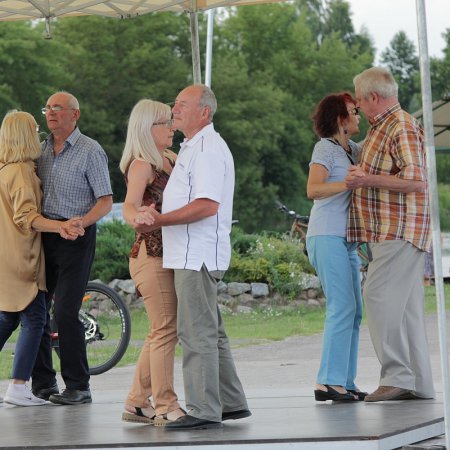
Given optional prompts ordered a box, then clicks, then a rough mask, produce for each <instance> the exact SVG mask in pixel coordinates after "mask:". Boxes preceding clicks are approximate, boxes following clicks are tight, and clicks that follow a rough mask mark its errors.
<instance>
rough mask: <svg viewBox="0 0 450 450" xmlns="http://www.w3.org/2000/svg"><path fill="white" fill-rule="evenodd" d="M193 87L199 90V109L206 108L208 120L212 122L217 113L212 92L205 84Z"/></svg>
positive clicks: (215, 101)
mask: <svg viewBox="0 0 450 450" xmlns="http://www.w3.org/2000/svg"><path fill="white" fill-rule="evenodd" d="M194 86H196V87H198V88H200V90H201V93H200V101H199V104H200V106H201V107H203V106H206V107H207V108H208V109H209V120H212V119H213V117H214V114H215V113H216V111H217V100H216V96H215V95H214V92H213V91H212V89H211V88H210V87H208V86H206V85H205V84H195V85H194Z"/></svg>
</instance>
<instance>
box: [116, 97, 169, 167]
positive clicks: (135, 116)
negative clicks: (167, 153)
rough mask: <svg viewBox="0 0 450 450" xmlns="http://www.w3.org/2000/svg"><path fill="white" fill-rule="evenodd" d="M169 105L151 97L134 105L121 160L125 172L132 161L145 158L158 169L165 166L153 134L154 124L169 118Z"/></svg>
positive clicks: (120, 165)
mask: <svg viewBox="0 0 450 450" xmlns="http://www.w3.org/2000/svg"><path fill="white" fill-rule="evenodd" d="M170 117H171V110H170V106H169V105H165V104H164V103H160V102H156V101H154V100H150V99H142V100H139V101H138V102H137V103H136V105H134V107H133V109H132V111H131V114H130V118H129V120H128V130H127V139H126V141H125V147H124V149H123V154H122V158H121V160H120V164H119V167H120V170H121V171H122V173H125V172H126V171H127V170H128V167H129V166H130V164H131V162H132V161H133V160H135V159H143V160H144V161H147V162H148V163H149V164H152V165H153V166H155V167H156V168H157V169H158V170H161V169H162V167H163V159H162V156H161V154H160V153H159V151H158V149H157V148H156V144H155V141H154V139H153V136H152V132H151V129H152V126H153V124H154V123H156V122H161V121H164V120H169V119H170Z"/></svg>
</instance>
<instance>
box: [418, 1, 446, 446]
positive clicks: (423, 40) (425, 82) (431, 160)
mask: <svg viewBox="0 0 450 450" xmlns="http://www.w3.org/2000/svg"><path fill="white" fill-rule="evenodd" d="M416 14H417V32H418V38H419V59H420V73H421V87H422V108H423V109H422V111H423V124H424V129H425V148H426V154H427V170H428V184H429V198H430V211H431V228H432V238H433V261H434V276H435V289H436V301H437V314H438V329H439V349H440V357H441V371H442V382H443V387H444V417H445V440H446V448H448V449H450V445H449V437H450V430H449V419H450V409H449V408H450V405H449V399H450V397H449V395H450V391H449V377H448V352H447V337H446V324H445V321H446V313H445V297H444V280H443V276H442V256H441V227H440V223H439V200H438V192H437V175H436V155H435V147H434V129H433V113H432V106H431V103H432V99H431V81H430V63H429V58H428V43H427V23H426V15H425V14H426V12H425V1H424V0H416Z"/></svg>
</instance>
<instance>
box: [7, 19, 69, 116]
mask: <svg viewBox="0 0 450 450" xmlns="http://www.w3.org/2000/svg"><path fill="white" fill-rule="evenodd" d="M65 51H66V48H65V46H64V45H63V44H61V43H59V42H53V41H46V40H44V39H42V34H41V33H40V29H39V28H36V27H33V26H32V24H31V23H30V22H3V23H2V26H1V27H0V105H1V108H0V113H1V115H2V117H3V116H4V114H5V113H6V112H7V111H8V110H10V109H21V110H25V111H27V112H30V113H31V114H33V115H34V117H35V118H36V120H37V121H38V122H40V123H41V124H43V123H44V121H43V120H42V114H41V111H40V110H41V108H42V107H43V106H44V105H45V100H46V99H47V94H48V92H49V91H50V90H51V89H52V87H53V86H55V85H58V84H60V83H65V82H67V81H68V80H70V73H67V72H65V71H64V68H63V67H62V65H60V64H59V61H60V58H61V57H62V55H64V53H65Z"/></svg>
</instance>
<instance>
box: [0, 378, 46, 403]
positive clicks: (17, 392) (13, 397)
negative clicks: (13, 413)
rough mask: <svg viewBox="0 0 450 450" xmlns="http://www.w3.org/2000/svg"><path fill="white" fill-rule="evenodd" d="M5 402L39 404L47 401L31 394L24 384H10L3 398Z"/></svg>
mask: <svg viewBox="0 0 450 450" xmlns="http://www.w3.org/2000/svg"><path fill="white" fill-rule="evenodd" d="M4 402H5V403H9V404H10V405H16V406H40V405H45V404H46V403H47V402H46V401H45V400H42V399H41V398H38V397H36V396H34V395H33V394H32V392H31V391H30V388H29V387H28V386H27V385H26V384H12V383H11V384H10V385H9V386H8V389H7V391H6V395H5V398H4Z"/></svg>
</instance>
